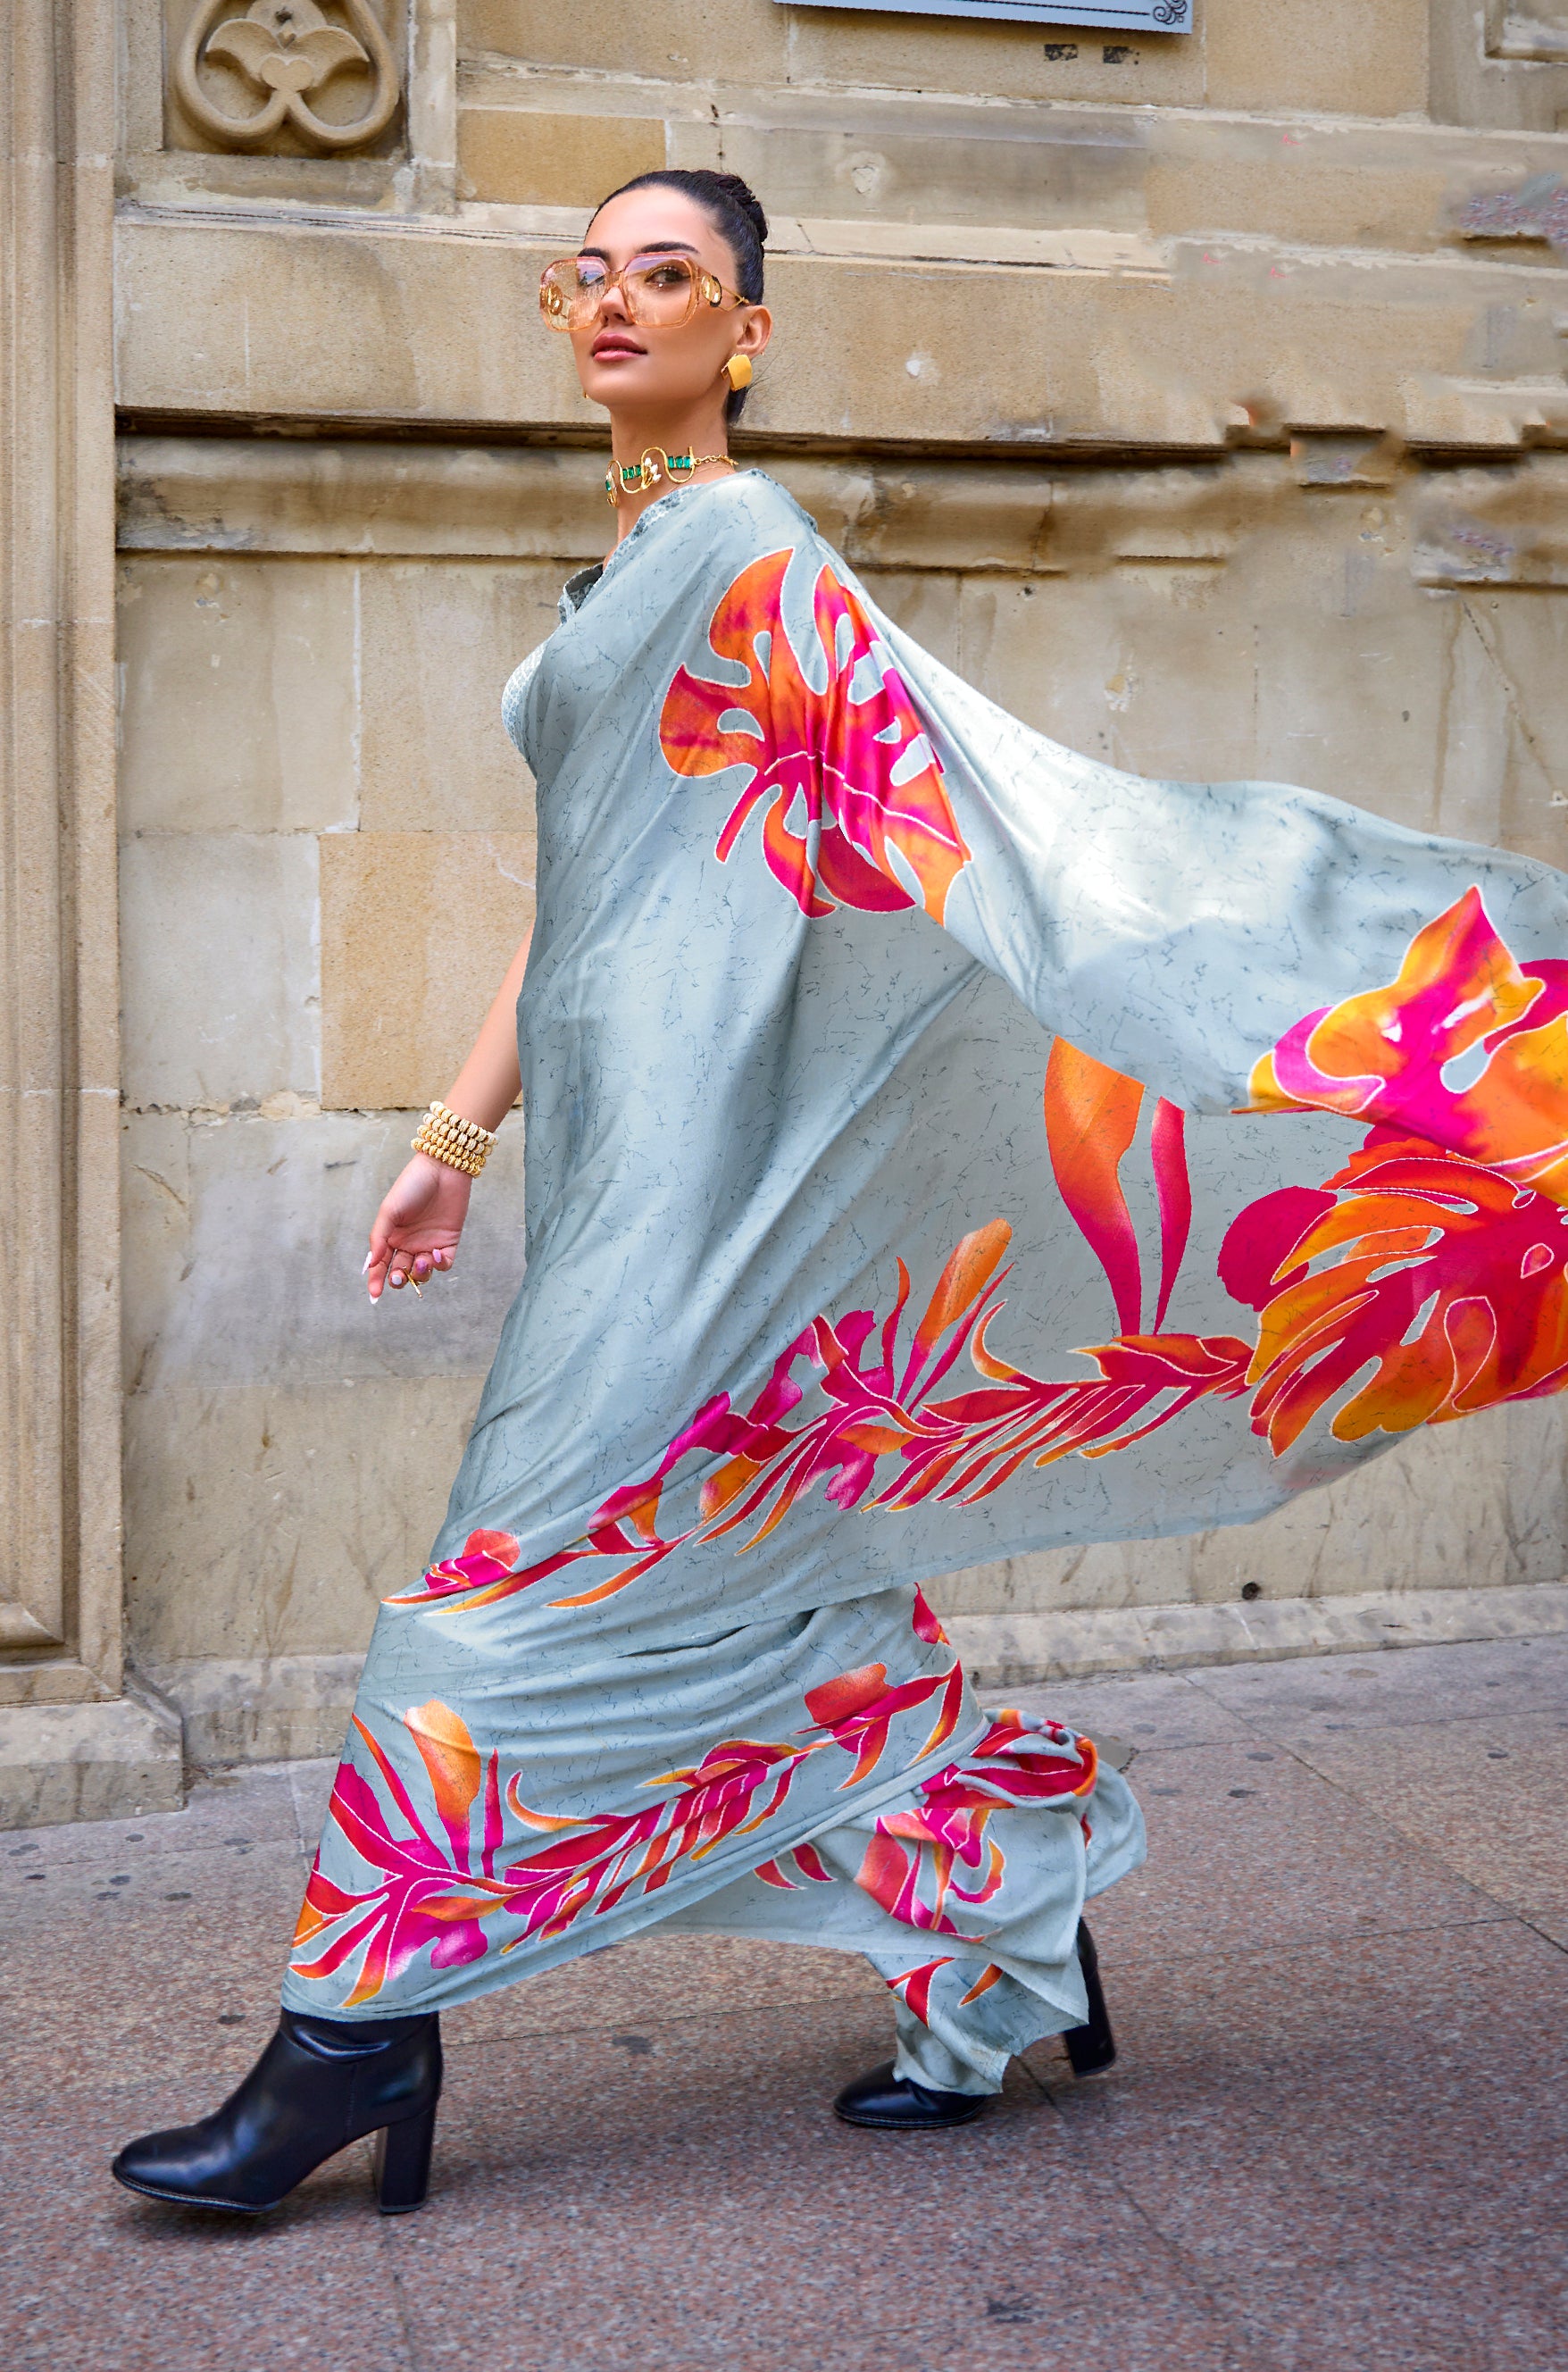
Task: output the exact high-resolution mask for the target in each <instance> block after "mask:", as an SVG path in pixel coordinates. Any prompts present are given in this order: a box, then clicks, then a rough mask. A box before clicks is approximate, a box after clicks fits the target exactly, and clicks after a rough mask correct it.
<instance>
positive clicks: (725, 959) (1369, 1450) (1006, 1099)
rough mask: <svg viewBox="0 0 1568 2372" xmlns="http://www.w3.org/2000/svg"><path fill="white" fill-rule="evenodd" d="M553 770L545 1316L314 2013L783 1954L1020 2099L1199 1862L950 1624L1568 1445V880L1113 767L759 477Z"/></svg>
mask: <svg viewBox="0 0 1568 2372" xmlns="http://www.w3.org/2000/svg"><path fill="white" fill-rule="evenodd" d="M505 715H506V719H507V723H508V726H509V727H510V729H511V731H512V733H513V735H514V738H516V740H517V744H518V746H519V748H520V749H521V750H523V752H524V753H525V755H526V756H527V757H528V761H529V762H530V764H531V765H532V767H533V770H534V773H535V776H536V778H537V785H538V807H539V902H538V922H537V925H536V929H535V934H534V939H533V945H532V948H531V951H530V954H529V958H528V971H527V975H526V978H525V980H524V983H523V989H522V994H521V997H520V999H519V1003H518V1008H517V1010H518V1043H519V1049H520V1055H521V1063H522V1076H523V1095H524V1106H525V1114H526V1124H527V1132H528V1135H527V1151H528V1158H527V1187H526V1212H525V1228H526V1238H527V1250H528V1268H527V1273H526V1276H525V1279H524V1282H523V1285H522V1288H521V1290H520V1292H519V1293H518V1296H517V1300H516V1301H515V1303H514V1304H513V1306H512V1308H511V1310H510V1311H509V1313H508V1315H507V1317H506V1320H505V1326H504V1328H503V1331H502V1335H501V1342H500V1347H499V1349H498V1351H497V1354H496V1357H495V1362H494V1366H493V1368H492V1369H491V1373H490V1377H489V1379H488V1382H487V1384H486V1386H485V1389H484V1394H483V1398H482V1402H481V1405H480V1409H479V1414H478V1417H477V1420H476V1422H475V1424H474V1428H473V1433H472V1436H471V1437H470V1443H469V1447H468V1450H467V1453H466V1455H465V1457H464V1459H463V1462H462V1466H461V1469H460V1471H459V1475H458V1479H457V1483H456V1485H455V1488H454V1490H453V1494H452V1499H451V1504H450V1508H449V1511H448V1514H447V1521H446V1524H445V1526H444V1528H443V1529H442V1532H441V1534H440V1536H439V1538H438V1540H437V1541H436V1548H435V1552H434V1556H433V1559H432V1562H431V1564H430V1568H429V1570H428V1571H427V1572H426V1573H425V1575H424V1577H423V1578H422V1579H420V1580H418V1581H417V1582H412V1583H410V1584H408V1585H407V1586H403V1587H398V1588H396V1589H395V1591H394V1594H393V1595H391V1596H390V1597H389V1599H388V1600H387V1603H386V1605H385V1608H384V1610H383V1611H382V1613H381V1616H380V1618H379V1620H378V1622H377V1628H376V1632H375V1636H374V1639H373V1641H372V1644H371V1648H370V1653H369V1658H368V1661H367V1663H366V1670H365V1677H364V1680H363V1683H362V1686H361V1689H360V1693H359V1698H358V1703H357V1706H356V1710H355V1715H354V1728H353V1731H352V1733H351V1737H350V1740H349V1745H348V1750H347V1753H346V1755H345V1759H344V1762H343V1769H342V1772H341V1773H340V1775H339V1780H338V1785H337V1788H336V1791H335V1793H334V1795H333V1798H332V1804H331V1812H330V1815H329V1818H328V1822H327V1828H326V1832H325V1836H324V1838H323V1841H322V1845H321V1851H320V1855H319V1860H318V1863H317V1866H316V1869H315V1872H314V1874H313V1876H312V1878H311V1880H310V1884H309V1890H308V1897H307V1901H306V1905H305V1910H304V1913H303V1915H302V1919H301V1923H300V1931H299V1938H298V1944H297V1948H296V1956H295V1959H294V1961H293V1965H292V1968H291V1971H290V1974H289V1977H288V1980H287V1984H286V1988H285V1999H286V2000H287V2001H288V2002H289V2003H290V2004H291V2005H292V2006H295V2007H296V2008H301V2009H308V2010H318V2011H323V2012H327V2013H329V2014H331V2015H346V2016H354V2015H356V2014H363V2015H366V2016H377V2015H385V2014H387V2013H388V2012H389V2011H401V2010H404V2009H409V2008H413V2007H424V2006H432V2007H433V2006H440V2005H442V2004H444V2003H447V2002H451V2001H455V2000H458V1999H460V1998H463V1997H465V1996H468V1995H471V1994H477V1993H479V1992H482V1991H483V1990H485V1989H486V1988H488V1987H490V1986H492V1985H495V1984H499V1983H503V1982H506V1981H507V1980H509V1979H510V1978H512V1977H515V1976H518V1975H521V1974H523V1973H525V1972H526V1971H528V1970H530V1969H538V1968H540V1967H543V1966H546V1965H549V1964H551V1963H552V1962H557V1961H560V1960H563V1959H568V1958H570V1957H572V1956H573V1955H575V1954H577V1953H580V1952H582V1951H585V1950H587V1949H590V1948H594V1947H596V1946H598V1945H600V1944H604V1943H608V1942H610V1941H613V1940H615V1939H617V1938H620V1937H623V1936H628V1935H631V1934H633V1933H634V1932H636V1931H638V1930H640V1929H644V1928H646V1927H648V1926H650V1925H651V1924H653V1923H655V1922H656V1921H660V1920H666V1919H668V1920H670V1921H671V1923H672V1924H679V1925H683V1926H687V1927H691V1926H701V1925H703V1924H710V1925H718V1926H723V1925H726V1924H728V1925H729V1926H730V1927H731V1928H735V1927H740V1928H743V1929H744V1928H750V1929H752V1930H754V1931H757V1932H769V1933H794V1934H800V1935H809V1936H814V1937H815V1938H816V1939H817V1940H819V1941H822V1942H827V1943H843V1944H845V1945H846V1946H852V1947H854V1948H857V1949H866V1950H869V1951H871V1953H872V1954H873V1957H874V1958H875V1959H876V1960H877V1966H878V1967H879V1968H881V1969H882V1971H883V1973H884V1974H885V1975H886V1976H887V1977H888V1978H889V1982H891V1983H892V1985H893V1987H894V1990H895V1993H896V1994H897V1996H898V1999H899V2002H900V2012H901V2017H902V2019H903V2026H902V2029H901V2030H902V2031H903V2032H904V2033H905V2035H906V2039H907V2037H908V2035H909V2034H910V2033H911V2032H912V2029H913V2028H914V2027H915V2026H919V2027H920V2029H922V2030H923V2032H925V2033H927V2034H929V2035H930V2036H931V2037H932V2038H933V2042H932V2046H931V2048H932V2052H933V2053H934V2054H935V2056H928V2057H927V2058H926V2059H925V2060H924V2061H923V2062H922V2063H921V2064H923V2065H924V2066H925V2067H926V2068H927V2070H928V2071H929V2070H931V2069H933V2068H934V2067H937V2066H939V2065H941V2064H947V2063H946V2062H945V2061H944V2060H943V2058H942V2054H943V2053H944V2052H947V2053H949V2054H950V2057H951V2060H952V2080H953V2081H955V2082H958V2083H962V2082H966V2081H970V2079H971V2078H972V2079H973V2080H974V2081H976V2082H990V2081H992V2080H993V2078H994V2075H995V2072H996V2065H997V2064H998V2061H997V2055H998V2054H999V2053H1000V2054H1001V2055H1002V2056H1003V2057H1005V2052H1006V2050H1007V2049H1009V2048H1016V2047H1018V2045H1017V2041H1016V2037H1017V2036H1018V2035H1019V2034H1020V2033H1023V2032H1024V2030H1025V2029H1026V2028H1027V2027H1028V2020H1029V2018H1030V2017H1035V2018H1036V2030H1045V2029H1044V2028H1042V2027H1040V2024H1039V2021H1040V2019H1041V2018H1044V2019H1046V2021H1047V2024H1050V2023H1054V2024H1055V2025H1057V2026H1063V2025H1066V2024H1069V2023H1072V2022H1073V2019H1074V2016H1081V2014H1082V1999H1083V1996H1082V1991H1081V1987H1080V1986H1079V1983H1078V1980H1077V1974H1076V1970H1075V1966H1074V1963H1073V1960H1072V1934H1073V1928H1074V1925H1075V1923H1076V1919H1077V1914H1078V1911H1079V1908H1080V1906H1081V1903H1082V1901H1083V1896H1084V1892H1085V1890H1086V1889H1088V1890H1090V1891H1093V1890H1094V1889H1096V1888H1097V1887H1098V1886H1102V1885H1104V1884H1107V1883H1109V1880H1110V1879H1111V1878H1114V1877H1115V1876H1117V1875H1118V1874H1119V1873H1120V1872H1121V1870H1122V1869H1124V1868H1126V1867H1128V1866H1131V1865H1132V1862H1133V1861H1135V1860H1136V1858H1137V1857H1138V1855H1139V1853H1140V1851H1141V1831H1140V1828H1139V1823H1138V1816H1137V1812H1136V1808H1135V1806H1134V1805H1133V1804H1132V1798H1131V1796H1130V1795H1129V1793H1128V1791H1127V1789H1126V1787H1125V1785H1124V1784H1123V1783H1122V1782H1121V1780H1120V1778H1118V1777H1117V1775H1116V1774H1115V1773H1103V1772H1097V1771H1096V1768H1095V1764H1094V1758H1093V1754H1092V1750H1091V1749H1090V1748H1089V1747H1088V1745H1087V1743H1086V1741H1082V1740H1078V1739H1075V1738H1074V1737H1073V1736H1072V1734H1071V1733H1070V1732H1068V1731H1065V1730H1058V1729H1055V1728H1053V1727H1051V1725H1049V1724H1042V1723H1040V1722H1039V1721H1038V1720H1036V1719H1035V1718H1034V1717H1033V1716H1028V1715H1017V1714H1011V1715H1010V1714H1005V1713H1004V1714H997V1715H987V1714H986V1713H984V1712H982V1711H981V1708H980V1707H979V1706H978V1704H977V1703H976V1702H975V1700H974V1697H973V1695H972V1692H970V1689H969V1687H968V1685H967V1683H966V1681H965V1679H964V1676H963V1673H962V1671H961V1669H959V1666H958V1661H957V1659H956V1657H955V1656H954V1653H953V1650H952V1648H951V1647H950V1646H949V1645H948V1644H947V1640H946V1639H945V1637H944V1636H943V1634H942V1631H941V1628H940V1625H939V1623H938V1622H936V1621H935V1618H934V1617H933V1616H932V1615H931V1614H930V1612H929V1611H928V1610H927V1608H926V1605H925V1601H924V1599H923V1598H922V1597H921V1596H920V1594H919V1591H918V1589H917V1587H916V1584H917V1583H918V1582H920V1581H922V1580H924V1579H926V1578H928V1577H929V1576H934V1575H939V1574H942V1573H944V1572H947V1571H951V1570H954V1569H956V1568H958V1567H961V1566H966V1565H972V1564H979V1563H981V1562H983V1561H986V1560H988V1559H992V1558H995V1557H999V1556H1004V1555H1009V1554H1013V1553H1016V1552H1019V1551H1022V1550H1026V1549H1032V1548H1044V1547H1051V1546H1054V1545H1058V1544H1063V1543H1068V1542H1077V1541H1097V1540H1107V1539H1113V1538H1132V1537H1146V1536H1149V1535H1152V1534H1159V1533H1170V1532H1179V1531H1188V1530H1192V1529H1199V1528H1202V1527H1206V1526H1210V1525H1214V1524H1220V1523H1234V1522H1242V1521H1245V1520H1247V1519H1248V1518H1249V1517H1256V1516H1258V1515H1260V1514H1261V1513H1263V1512H1264V1511H1265V1510H1266V1509H1269V1508H1271V1507H1273V1506H1277V1505H1278V1504H1279V1503H1280V1502H1281V1501H1283V1499H1284V1498H1286V1497H1287V1496H1288V1495H1289V1494H1292V1493H1294V1492H1296V1491H1300V1490H1303V1489H1306V1488H1308V1487H1310V1486H1312V1485H1315V1484H1318V1483H1324V1482H1327V1481H1329V1480H1330V1479H1332V1478H1333V1477H1335V1476H1337V1475H1340V1474H1342V1473H1343V1472H1345V1471H1346V1470H1347V1469H1348V1468H1349V1467H1351V1466H1353V1465H1355V1464H1358V1463H1360V1462H1361V1461H1362V1460H1363V1459H1367V1458H1370V1457H1372V1456H1375V1455H1376V1452H1377V1451H1378V1450H1379V1449H1382V1448H1387V1447H1388V1445H1389V1443H1390V1442H1392V1441H1393V1440H1395V1439H1397V1438H1398V1437H1399V1436H1400V1435H1401V1434H1404V1433H1406V1432H1408V1431H1409V1430H1410V1429H1411V1428H1412V1427H1413V1426H1416V1425H1420V1424H1446V1423H1447V1422H1449V1421H1450V1420H1452V1419H1454V1418H1456V1417H1458V1416H1462V1415H1464V1414H1466V1413H1469V1412H1470V1411H1472V1410H1477V1409H1482V1408H1488V1407H1493V1406H1495V1405H1496V1404H1497V1403H1499V1402H1501V1401H1510V1400H1522V1399H1531V1398H1535V1397H1537V1396H1539V1395H1541V1394H1544V1393H1547V1392H1551V1391H1555V1390H1557V1389H1560V1388H1561V1386H1562V1383H1563V1381H1564V1378H1565V1377H1568V1304H1565V1297H1564V1284H1563V1273H1564V1257H1565V1254H1568V1211H1565V1209H1564V1207H1563V1206H1564V1203H1568V960H1565V959H1568V882H1565V881H1564V878H1563V877H1562V876H1561V875H1559V874H1557V873H1554V872H1552V871H1551V870H1550V869H1549V868H1548V867H1545V866H1540V865H1538V864H1533V863H1530V862H1528V861H1527V860H1526V859H1523V858H1519V857H1513V856H1507V855H1499V854H1496V853H1494V852H1491V851H1485V850H1481V849H1477V848H1471V847H1467V846H1464V845H1461V844H1459V843H1453V842H1446V841H1441V840H1436V839H1434V838H1430V837H1426V836H1423V835H1419V834H1415V833H1412V832H1410V831H1402V830H1400V829H1399V828H1397V827H1396V826H1393V825H1391V824H1386V823H1383V822H1380V821H1378V820H1376V819H1374V818H1371V817H1368V816H1365V815H1363V814H1359V813H1357V812H1356V811H1354V810H1353V809H1352V808H1347V807H1344V806H1342V805H1341V804H1339V803H1338V802H1336V801H1335V800H1332V799H1330V798H1326V797H1322V796H1317V795H1314V794H1311V793H1308V792H1305V791H1300V790H1295V789H1290V788H1287V787H1284V786H1282V785H1276V784H1262V783H1227V784H1202V783H1168V782H1157V781H1149V780H1145V779H1143V778H1141V777H1137V776H1133V775H1129V774H1125V773H1118V772H1117V771H1116V770H1114V769H1113V768H1110V767H1109V766H1105V765H1102V764H1099V763H1098V762H1094V761H1092V760H1090V759H1087V758H1083V757H1078V756H1076V755H1074V753H1072V752H1071V751H1068V750H1063V749H1061V748H1059V747H1057V746H1056V745H1055V744H1053V743H1051V742H1050V741H1048V740H1046V739H1044V738H1042V737H1041V736H1040V735H1039V734H1037V733H1034V732H1032V731H1029V730H1028V729H1027V728H1026V727H1024V726H1022V725H1020V724H1018V723H1017V722H1016V720H1015V719H1013V718H1012V717H1010V716H1007V715H1005V714H1003V713H1002V712H1001V711H1000V710H998V709H997V708H995V707H994V706H993V705H992V704H991V703H989V702H987V701H986V700H984V699H982V698H981V696H980V695H979V694H978V693H976V692H973V691H971V690H970V688H969V687H967V686H966V685H964V684H963V683H961V682H959V681H958V680H957V679H956V678H955V677H953V676H952V675H951V674H949V673H948V672H947V669H944V668H942V667H941V666H939V665H938V664H937V663H936V662H935V660H934V659H932V658H931V657H929V656H928V655H927V654H926V653H925V652H923V650H921V649H920V648H919V647H918V646H917V645H914V644H912V642H911V641H910V640H909V638H908V637H907V636H906V635H904V634H900V632H899V631H898V629H897V628H896V627H895V626H893V625H892V624H891V623H890V622H889V620H887V619H886V618H885V617H883V615H882V614H881V612H880V611H879V610H877V607H876V605H875V603H874V602H872V601H871V600H870V599H868V597H867V595H866V594H865V591H864V589H863V588H862V587H860V585H859V584H858V583H857V581H856V580H855V578H854V576H853V574H852V573H851V572H850V571H849V570H848V569H847V568H846V567H845V566H844V564H843V563H842V561H841V560H840V559H839V558H838V556H837V555H836V554H835V553H834V552H832V551H831V550H830V548H829V547H828V546H827V545H826V544H825V543H824V542H823V541H822V540H821V538H820V537H819V535H818V534H817V532H816V530H815V529H814V527H813V526H812V523H811V521H810V520H809V519H808V518H807V517H806V516H805V514H804V513H803V512H802V511H800V510H799V509H798V507H797V506H796V504H795V503H794V502H792V501H791V500H790V498H789V497H788V495H786V494H784V492H783V491H782V489H781V488H780V487H778V486H777V485H776V484H774V483H772V481H771V480H770V479H768V478H767V477H765V476H763V475H761V473H759V472H750V473H748V474H746V475H743V476H739V477H737V478H735V479H732V480H726V481H725V482H724V483H719V484H714V485H704V486H699V487H694V488H691V489H690V490H687V491H685V492H682V493H681V494H675V495H671V496H669V497H668V498H667V499H665V500H663V501H661V502H659V503H657V504H656V505H655V506H653V507H652V508H651V509H649V510H648V511H647V512H645V514H644V516H643V517H642V518H641V519H640V520H639V521H638V523H637V525H636V527H635V528H634V529H633V532H632V533H631V534H630V535H629V536H628V537H627V538H626V540H625V541H624V542H623V543H621V545H620V546H619V547H618V548H617V550H616V551H615V552H614V553H613V555H612V556H611V558H610V561H609V562H608V563H607V564H605V565H604V567H603V568H602V569H593V570H587V571H585V572H584V574H583V575H582V576H579V577H576V578H574V580H573V581H572V583H571V585H569V586H568V587H567V589H566V594H565V596H564V597H563V602H562V611H561V623H560V625H559V627H558V629H557V631H556V632H555V634H553V635H552V637H551V639H550V641H549V642H548V643H547V644H546V645H544V647H543V650H542V652H540V653H539V654H536V656H535V657H534V658H533V659H531V660H530V661H528V663H527V664H526V665H525V666H524V667H523V668H521V669H519V670H518V672H517V676H516V677H515V678H514V679H513V681H512V683H511V685H510V686H509V687H508V691H507V698H506V703H505ZM1238 1115H1239V1116H1238ZM1031 2004H1032V2005H1033V2006H1032V2007H1031V2006H1030V2005H1031ZM988 2020H989V2021H990V2023H989V2025H988V2024H987V2021H988ZM977 2037H978V2038H979V2039H978V2040H976V2038H977ZM1026 2039H1027V2037H1026ZM988 2053H989V2054H990V2055H989V2056H988V2055H987V2054H988Z"/></svg>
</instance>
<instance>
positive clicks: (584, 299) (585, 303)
mask: <svg viewBox="0 0 1568 2372" xmlns="http://www.w3.org/2000/svg"><path fill="white" fill-rule="evenodd" d="M604 287H605V273H604V271H603V268H602V267H601V266H600V265H598V264H595V263H586V262H578V261H576V260H575V259H574V258H570V257H568V258H567V259H566V260H565V261H564V262H561V263H552V264H551V265H550V267H549V269H548V270H547V271H546V272H545V273H544V274H543V276H542V278H541V279H540V284H539V309H540V312H541V313H542V314H543V316H544V318H545V320H546V321H547V322H548V323H549V325H550V327H551V328H552V330H584V329H587V325H588V323H589V322H590V321H591V320H593V318H594V315H595V314H596V313H597V312H598V308H599V302H600V299H601V298H602V297H603V295H604Z"/></svg>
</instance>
